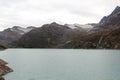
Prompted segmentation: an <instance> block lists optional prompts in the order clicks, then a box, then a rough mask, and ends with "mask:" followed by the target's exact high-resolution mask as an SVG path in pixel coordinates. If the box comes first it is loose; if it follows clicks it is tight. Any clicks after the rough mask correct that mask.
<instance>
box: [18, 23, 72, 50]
mask: <svg viewBox="0 0 120 80" xmlns="http://www.w3.org/2000/svg"><path fill="white" fill-rule="evenodd" d="M69 29H70V28H69V27H67V26H65V25H60V24H57V23H55V22H53V23H51V24H45V25H43V26H42V27H39V28H36V29H33V30H31V31H30V32H28V33H26V34H25V35H23V36H22V37H21V38H20V40H19V43H18V45H19V46H20V47H24V48H52V47H54V46H56V45H57V44H59V42H60V39H61V37H62V36H63V35H64V33H65V32H66V30H69Z"/></svg>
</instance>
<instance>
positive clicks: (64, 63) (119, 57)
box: [0, 49, 120, 80]
mask: <svg viewBox="0 0 120 80" xmlns="http://www.w3.org/2000/svg"><path fill="white" fill-rule="evenodd" d="M0 59H3V60H5V61H7V62H8V63H9V64H8V66H9V67H11V68H12V69H13V70H14V72H12V73H10V74H8V75H6V76H5V78H6V80H120V50H82V49H7V50H5V51H1V52H0Z"/></svg>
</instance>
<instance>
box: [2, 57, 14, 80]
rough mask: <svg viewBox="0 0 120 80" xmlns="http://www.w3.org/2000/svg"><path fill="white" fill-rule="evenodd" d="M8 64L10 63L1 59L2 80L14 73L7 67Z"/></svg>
mask: <svg viewBox="0 0 120 80" xmlns="http://www.w3.org/2000/svg"><path fill="white" fill-rule="evenodd" d="M6 64H8V63H7V62H5V61H3V60H2V59H0V80H5V79H4V78H3V76H4V75H6V74H8V73H10V72H13V70H12V69H11V68H9V67H8V66H6Z"/></svg>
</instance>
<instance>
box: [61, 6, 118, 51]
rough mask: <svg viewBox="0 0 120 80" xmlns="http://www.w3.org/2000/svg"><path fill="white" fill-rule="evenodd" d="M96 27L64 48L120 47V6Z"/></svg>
mask: <svg viewBox="0 0 120 80" xmlns="http://www.w3.org/2000/svg"><path fill="white" fill-rule="evenodd" d="M96 27H97V28H96ZM96 27H95V28H93V30H91V31H92V33H91V34H88V35H86V36H84V37H83V38H82V39H79V38H78V39H75V40H73V41H72V42H71V43H68V44H66V45H64V46H63V48H85V49H91V48H92V49H93V48H95V49H96V48H97V49H120V7H116V8H115V10H114V11H113V12H112V13H111V14H110V15H109V16H107V17H104V18H103V19H102V20H101V21H100V23H99V24H98V25H97V26H96Z"/></svg>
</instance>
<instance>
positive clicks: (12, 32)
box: [0, 26, 35, 47]
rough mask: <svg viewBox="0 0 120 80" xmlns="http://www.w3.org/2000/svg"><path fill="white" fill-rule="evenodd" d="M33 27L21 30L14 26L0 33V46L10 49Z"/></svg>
mask: <svg viewBox="0 0 120 80" xmlns="http://www.w3.org/2000/svg"><path fill="white" fill-rule="evenodd" d="M34 28H35V27H32V26H30V27H27V28H22V27H19V26H14V27H12V28H8V29H5V30H4V31H1V32H0V44H2V45H4V46H6V47H12V46H13V45H14V44H16V41H17V40H18V39H19V38H20V37H21V36H22V35H23V34H25V33H27V32H29V31H31V30H32V29H34Z"/></svg>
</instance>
